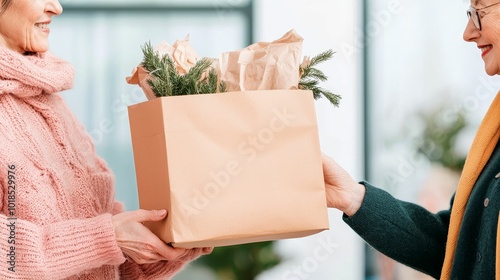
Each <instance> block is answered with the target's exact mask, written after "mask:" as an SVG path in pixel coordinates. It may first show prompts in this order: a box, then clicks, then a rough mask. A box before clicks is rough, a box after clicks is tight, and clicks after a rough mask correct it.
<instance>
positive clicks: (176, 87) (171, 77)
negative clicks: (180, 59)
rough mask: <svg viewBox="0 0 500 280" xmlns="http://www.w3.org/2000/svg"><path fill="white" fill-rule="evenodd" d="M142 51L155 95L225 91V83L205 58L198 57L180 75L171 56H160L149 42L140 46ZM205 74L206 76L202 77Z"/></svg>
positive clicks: (144, 64) (149, 82) (143, 61)
mask: <svg viewBox="0 0 500 280" xmlns="http://www.w3.org/2000/svg"><path fill="white" fill-rule="evenodd" d="M142 52H143V54H144V58H143V60H142V66H143V67H144V68H145V69H146V70H147V71H148V72H149V74H150V75H151V77H152V79H150V80H148V84H149V86H151V89H152V90H153V92H154V94H155V95H156V96H157V97H162V96H174V95H189V94H205V93H216V92H224V91H226V85H225V83H224V82H222V81H221V82H219V79H218V75H217V73H216V72H215V71H214V70H213V69H210V66H211V65H212V63H211V62H210V60H209V59H207V58H203V59H200V60H199V61H197V62H196V64H195V65H194V66H193V67H192V68H191V69H189V72H188V73H187V74H185V75H181V74H179V73H178V72H177V69H176V66H175V62H174V61H173V60H172V58H170V56H168V55H164V56H163V57H160V56H159V54H158V53H157V52H156V51H155V50H154V48H153V46H152V45H151V43H150V42H147V43H146V44H144V45H143V46H142ZM205 74H206V77H204V78H203V75H205Z"/></svg>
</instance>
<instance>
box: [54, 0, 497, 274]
mask: <svg viewBox="0 0 500 280" xmlns="http://www.w3.org/2000/svg"><path fill="white" fill-rule="evenodd" d="M60 2H61V4H62V5H63V8H64V13H63V14H62V15H61V16H59V17H57V18H56V19H55V20H54V22H53V24H52V33H51V41H52V42H51V51H52V52H54V53H55V54H57V55H58V56H60V57H62V58H64V59H66V60H68V61H70V62H71V63H72V64H73V65H74V66H75V68H76V71H77V72H76V73H77V74H76V84H75V87H74V89H72V90H69V91H67V92H65V93H64V94H63V95H64V98H65V99H66V100H67V102H68V103H69V106H70V107H71V108H72V109H73V111H74V112H75V113H76V115H77V117H78V118H79V119H80V120H81V121H82V122H83V123H84V124H85V126H86V128H87V130H88V131H89V133H90V134H91V135H92V137H93V138H94V141H95V144H96V147H97V150H98V152H99V154H100V155H101V156H102V157H104V158H105V159H106V161H107V162H108V163H109V165H110V167H111V168H112V169H113V171H114V173H115V175H116V178H117V180H116V181H117V187H116V196H117V199H118V200H120V201H123V202H124V203H125V205H126V208H127V210H134V209H137V208H138V202H137V190H136V183H135V175H134V165H133V155H132V150H131V140H130V134H129V124H128V115H127V106H128V105H132V104H136V103H139V102H142V101H145V97H144V94H143V93H142V91H141V90H140V88H139V87H137V86H130V85H128V84H126V83H125V77H127V76H129V75H130V73H131V72H132V69H133V68H134V67H135V66H136V65H137V64H138V63H139V62H140V61H141V59H142V53H141V50H140V46H141V45H143V44H144V43H145V42H147V41H151V43H152V44H153V45H156V44H158V43H160V42H161V41H164V40H166V41H168V42H170V43H173V42H174V41H175V40H177V39H184V38H185V37H186V35H188V34H189V35H190V38H191V40H190V42H191V44H192V45H193V47H194V48H195V49H196V50H197V52H198V54H199V55H200V56H202V57H217V56H218V55H219V54H220V53H222V52H226V51H230V50H236V49H240V48H243V47H246V46H247V45H249V44H251V43H254V42H257V41H273V40H275V39H277V38H279V37H281V36H282V35H283V34H284V33H286V32H287V31H289V30H290V29H295V30H296V31H297V32H298V33H299V34H300V35H301V36H302V37H303V38H304V48H303V54H304V55H315V54H318V53H320V52H322V51H325V50H327V49H333V50H334V51H335V52H336V54H335V57H334V59H333V60H331V61H329V62H327V63H325V64H324V65H322V66H321V69H322V70H323V71H324V72H325V73H326V74H327V76H328V77H329V78H330V80H329V81H328V82H327V83H326V84H324V87H325V88H328V89H330V90H332V91H333V92H334V93H337V94H340V95H342V97H343V99H342V102H341V104H340V107H339V108H334V107H333V106H331V105H330V104H329V103H328V101H326V100H319V101H317V102H316V107H317V115H318V123H319V132H320V142H321V147H322V150H323V152H324V153H326V154H328V155H330V156H332V157H334V158H335V159H336V160H337V161H338V162H339V163H340V164H341V165H342V166H343V167H344V168H345V169H347V170H348V171H349V172H350V173H351V174H352V176H353V177H354V178H356V179H358V180H363V179H366V180H369V181H371V182H372V183H374V184H375V185H377V186H379V187H380V188H384V189H386V190H387V191H389V192H390V193H392V194H393V195H394V196H396V197H398V198H401V199H404V200H408V201H413V202H417V203H420V204H422V205H424V206H425V207H427V208H428V209H429V210H431V211H438V210H440V209H443V208H446V207H447V206H448V202H449V199H450V195H451V193H452V192H453V191H454V188H455V187H456V182H457V180H458V179H457V178H458V176H459V174H460V170H461V168H462V164H463V160H464V158H465V156H466V155H467V150H468V148H469V146H470V143H471V141H472V138H473V136H474V132H475V129H476V128H477V126H478V124H479V122H480V120H481V118H482V116H483V114H484V113H485V111H486V109H487V107H488V105H489V103H490V102H491V100H492V99H493V97H494V96H495V94H496V92H497V90H498V89H499V88H500V80H499V79H498V78H491V77H488V76H487V75H486V74H485V73H484V70H483V62H482V60H481V57H480V51H479V50H478V49H477V48H476V46H475V44H471V43H466V42H464V41H463V39H462V32H463V29H464V27H465V25H466V23H467V17H466V13H465V10H466V9H467V7H468V5H469V2H468V1H464V0H462V1H457V0H442V1H430V0H421V1H413V0H370V1H366V0H365V1H362V0H351V1H341V0H307V1H305V0H286V1H285V0H273V1H269V0H268V1H264V0H253V1H252V0H61V1H60ZM329 217H330V227H331V229H330V230H329V231H325V232H322V233H320V234H317V235H314V236H310V237H307V238H300V239H290V240H283V241H277V242H267V243H256V244H248V245H242V246H231V247H222V248H217V249H216V250H215V252H214V253H213V254H212V255H210V256H205V257H203V258H201V259H200V260H198V261H197V262H195V263H193V264H190V265H189V266H188V267H187V268H186V269H185V270H184V271H183V272H182V273H181V274H179V275H178V276H176V277H175V280H183V279H189V280H194V279H196V280H212V279H222V280H226V279H228V280H229V279H235V280H236V279H248V280H250V279H259V280H271V279H272V280H276V279H278V280H280V279H283V280H287V279H288V280H297V279H300V280H303V279H320V280H322V279H342V280H351V279H352V280H361V279H381V280H382V279H404V280H411V279H428V278H426V277H425V276H424V275H421V274H418V273H416V272H415V271H413V270H411V269H408V268H406V267H404V266H401V265H399V264H397V263H395V262H394V261H391V260H390V259H388V258H386V257H384V256H382V255H381V254H379V253H377V252H376V251H375V250H373V249H372V248H370V247H369V246H366V245H365V244H364V243H363V242H362V240H360V239H359V238H358V237H357V236H356V235H355V234H354V233H353V232H352V231H351V230H350V229H349V228H348V227H347V226H346V225H345V224H344V223H343V222H342V220H341V213H339V212H338V211H336V210H330V212H329ZM325 244H326V245H325ZM318 248H323V249H324V250H325V252H328V255H327V256H323V257H321V258H318V256H317V254H315V252H316V251H315V250H318Z"/></svg>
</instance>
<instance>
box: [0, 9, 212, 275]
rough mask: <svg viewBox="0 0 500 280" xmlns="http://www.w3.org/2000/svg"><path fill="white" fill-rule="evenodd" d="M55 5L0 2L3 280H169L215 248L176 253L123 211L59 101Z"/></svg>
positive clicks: (68, 81)
mask: <svg viewBox="0 0 500 280" xmlns="http://www.w3.org/2000/svg"><path fill="white" fill-rule="evenodd" d="M61 12H62V7H61V5H60V3H59V1H58V0H0V252H1V253H0V279H51V280H52V279H99V280H107V279H171V278H172V277H173V275H175V274H176V273H177V272H178V271H179V270H180V269H181V268H182V267H183V266H184V265H185V264H186V263H188V262H190V261H192V260H193V259H195V258H197V257H199V256H200V255H203V254H208V253H210V252H211V248H198V249H191V250H186V249H174V248H172V247H170V246H168V245H166V244H165V243H164V242H162V241H161V240H160V239H159V238H158V237H156V236H155V235H154V234H153V233H152V232H151V231H149V230H148V229H147V228H146V227H145V226H144V225H142V222H146V221H159V220H162V219H164V218H165V217H166V215H167V213H166V211H165V210H161V209H158V210H155V211H146V210H136V211H128V212H125V211H124V209H123V205H122V204H121V203H119V202H117V201H115V200H114V179H113V174H112V173H111V171H110V170H109V168H108V167H107V165H106V164H105V163H104V162H103V160H102V159H100V158H99V157H98V156H97V155H96V153H95V149H94V146H93V144H92V141H91V138H90V136H89V135H88V134H87V133H86V132H85V130H84V128H83V126H82V125H81V124H80V123H79V122H78V121H77V120H76V118H75V117H74V115H73V114H72V113H71V112H70V111H69V108H68V107H67V106H66V104H65V103H64V101H63V99H62V97H61V96H60V94H59V92H60V91H63V90H66V89H69V88H71V86H72V84H73V77H74V71H73V67H72V66H71V65H70V64H68V63H67V62H65V61H63V60H61V59H59V58H57V57H55V56H54V55H52V54H51V53H50V52H48V51H47V50H48V42H49V40H48V38H49V34H50V28H49V26H50V23H51V21H52V18H53V17H54V16H57V15H59V14H60V13H61Z"/></svg>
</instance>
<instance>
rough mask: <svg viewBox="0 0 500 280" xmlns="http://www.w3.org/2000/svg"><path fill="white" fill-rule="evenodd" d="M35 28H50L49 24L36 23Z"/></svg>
mask: <svg viewBox="0 0 500 280" xmlns="http://www.w3.org/2000/svg"><path fill="white" fill-rule="evenodd" d="M35 26H36V27H38V28H41V29H47V28H48V27H49V24H48V23H35Z"/></svg>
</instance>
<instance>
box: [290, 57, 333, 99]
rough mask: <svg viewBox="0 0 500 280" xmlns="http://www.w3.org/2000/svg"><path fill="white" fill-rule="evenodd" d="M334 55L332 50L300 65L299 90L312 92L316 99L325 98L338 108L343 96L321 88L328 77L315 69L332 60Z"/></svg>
mask: <svg viewBox="0 0 500 280" xmlns="http://www.w3.org/2000/svg"><path fill="white" fill-rule="evenodd" d="M333 54H334V52H333V51H332V50H327V51H325V52H322V53H320V54H318V55H316V56H315V57H313V58H311V60H310V61H309V63H306V64H305V65H304V64H303V65H300V68H299V71H300V81H299V89H307V90H311V91H312V92H313V95H314V99H318V98H321V97H325V98H326V99H328V101H330V103H332V104H333V105H334V106H336V107H338V105H339V102H340V99H341V96H340V95H338V94H334V93H332V92H331V91H329V90H326V89H324V88H321V87H320V86H319V82H325V81H327V80H328V77H327V76H326V75H325V74H324V73H323V72H322V71H321V70H319V69H317V68H315V66H316V65H318V64H320V63H322V62H325V61H328V60H330V59H331V58H332V57H333Z"/></svg>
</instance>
